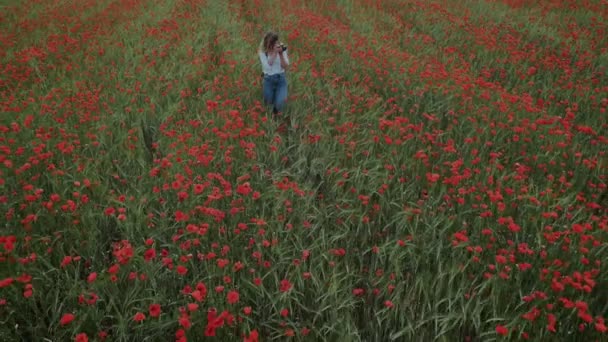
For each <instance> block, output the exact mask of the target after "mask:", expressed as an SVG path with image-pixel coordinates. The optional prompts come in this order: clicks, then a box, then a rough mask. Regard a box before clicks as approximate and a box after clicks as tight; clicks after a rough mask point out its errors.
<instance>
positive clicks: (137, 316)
mask: <svg viewBox="0 0 608 342" xmlns="http://www.w3.org/2000/svg"><path fill="white" fill-rule="evenodd" d="M144 319H146V315H144V314H143V313H141V312H138V313H136V314H135V316H133V320H134V321H135V322H141V321H143V320H144Z"/></svg>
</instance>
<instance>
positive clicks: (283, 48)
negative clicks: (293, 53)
mask: <svg viewBox="0 0 608 342" xmlns="http://www.w3.org/2000/svg"><path fill="white" fill-rule="evenodd" d="M279 46H280V47H281V50H282V51H283V52H285V51H287V45H285V44H281V45H279Z"/></svg>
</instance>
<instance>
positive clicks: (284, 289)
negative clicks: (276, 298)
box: [279, 279, 293, 292]
mask: <svg viewBox="0 0 608 342" xmlns="http://www.w3.org/2000/svg"><path fill="white" fill-rule="evenodd" d="M292 286H293V284H291V283H290V282H289V280H287V279H283V280H281V287H280V288H279V290H281V292H287V291H289V290H290V289H291V287H292Z"/></svg>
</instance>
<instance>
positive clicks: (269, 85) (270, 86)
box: [263, 76, 275, 105]
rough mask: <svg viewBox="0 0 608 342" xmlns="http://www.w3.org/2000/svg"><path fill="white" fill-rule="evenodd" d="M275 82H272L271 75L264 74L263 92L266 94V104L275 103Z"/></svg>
mask: <svg viewBox="0 0 608 342" xmlns="http://www.w3.org/2000/svg"><path fill="white" fill-rule="evenodd" d="M274 88H275V87H274V82H272V78H271V77H269V76H264V81H263V94H264V104H265V105H271V104H274V93H275V91H274Z"/></svg>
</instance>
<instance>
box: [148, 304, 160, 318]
mask: <svg viewBox="0 0 608 342" xmlns="http://www.w3.org/2000/svg"><path fill="white" fill-rule="evenodd" d="M149 312H150V317H158V316H160V304H150V308H149Z"/></svg>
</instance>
